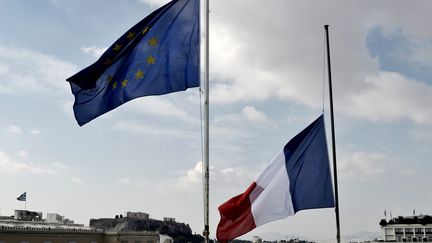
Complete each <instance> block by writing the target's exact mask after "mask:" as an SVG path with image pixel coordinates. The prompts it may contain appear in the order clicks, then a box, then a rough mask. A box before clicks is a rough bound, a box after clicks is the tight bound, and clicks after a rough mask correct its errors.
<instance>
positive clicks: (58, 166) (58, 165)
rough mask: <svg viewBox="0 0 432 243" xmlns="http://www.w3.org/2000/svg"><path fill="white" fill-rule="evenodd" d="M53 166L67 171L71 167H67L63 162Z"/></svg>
mask: <svg viewBox="0 0 432 243" xmlns="http://www.w3.org/2000/svg"><path fill="white" fill-rule="evenodd" d="M52 166H54V167H56V168H59V169H67V168H68V167H69V166H67V165H65V164H63V163H61V162H55V163H52Z"/></svg>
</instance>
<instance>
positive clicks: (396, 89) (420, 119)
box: [339, 72, 432, 124]
mask: <svg viewBox="0 0 432 243" xmlns="http://www.w3.org/2000/svg"><path fill="white" fill-rule="evenodd" d="M367 84H368V88H367V89H364V90H363V91H361V92H359V93H358V94H357V95H355V96H353V97H351V100H350V101H349V102H346V103H345V104H346V105H343V104H340V105H339V106H341V107H343V109H344V111H345V112H346V113H349V114H351V115H352V116H357V117H364V118H367V119H370V120H373V121H386V120H387V121H389V120H390V121H391V120H395V119H406V120H412V121H413V122H415V123H419V124H422V123H425V124H432V109H431V108H430V105H431V104H432V86H428V85H426V84H424V83H421V82H416V81H414V80H409V79H406V78H404V77H403V76H401V75H399V74H398V73H391V72H380V73H379V74H378V75H376V76H370V77H368V79H367Z"/></svg>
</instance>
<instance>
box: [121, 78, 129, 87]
mask: <svg viewBox="0 0 432 243" xmlns="http://www.w3.org/2000/svg"><path fill="white" fill-rule="evenodd" d="M128 82H129V80H127V79H125V80H123V82H121V84H122V88H124V87H126V84H127V83H128Z"/></svg>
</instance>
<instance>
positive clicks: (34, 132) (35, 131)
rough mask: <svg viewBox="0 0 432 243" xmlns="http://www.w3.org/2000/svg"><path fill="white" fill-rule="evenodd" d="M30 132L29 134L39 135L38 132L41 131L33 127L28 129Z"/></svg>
mask: <svg viewBox="0 0 432 243" xmlns="http://www.w3.org/2000/svg"><path fill="white" fill-rule="evenodd" d="M30 134H31V135H39V134H41V132H40V131H39V130H38V129H33V130H31V131H30Z"/></svg>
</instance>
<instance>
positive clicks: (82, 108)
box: [67, 0, 200, 126]
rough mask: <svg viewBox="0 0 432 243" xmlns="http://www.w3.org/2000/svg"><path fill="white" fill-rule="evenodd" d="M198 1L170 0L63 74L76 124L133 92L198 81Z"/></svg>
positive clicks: (152, 91)
mask: <svg viewBox="0 0 432 243" xmlns="http://www.w3.org/2000/svg"><path fill="white" fill-rule="evenodd" d="M199 8H200V6H199V0H173V1H171V2H169V3H167V4H166V5H164V6H163V7H161V8H159V9H157V10H156V11H154V12H153V13H151V14H150V15H149V16H147V17H146V18H144V19H143V20H142V21H141V22H139V23H138V24H136V25H135V26H133V27H132V28H131V29H130V30H128V31H127V32H126V33H125V34H124V35H123V36H121V37H120V38H119V39H118V40H117V41H116V42H115V43H114V44H113V45H112V46H111V47H110V48H109V49H108V50H107V51H105V53H104V54H103V55H102V56H101V57H100V58H99V60H98V61H96V62H95V63H94V64H92V65H91V66H89V67H87V68H85V69H83V70H82V71H80V72H79V73H77V74H75V75H74V76H72V77H70V78H68V79H67V81H69V82H70V85H71V89H72V93H73V94H74V95H75V103H74V106H73V108H74V113H75V118H76V120H77V122H78V124H79V125H80V126H82V125H84V124H85V123H87V122H89V121H91V120H92V119H94V118H96V117H98V116H100V115H102V114H104V113H106V112H108V111H110V110H112V109H115V108H116V107H118V106H120V105H122V104H123V103H126V102H128V101H129V100H132V99H134V98H137V97H141V96H148V95H162V94H167V93H172V92H176V91H182V90H186V89H187V88H190V87H197V86H199V76H200V67H199V66H200V41H199V38H200V24H199V23H200V21H199V18H200V15H199Z"/></svg>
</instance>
